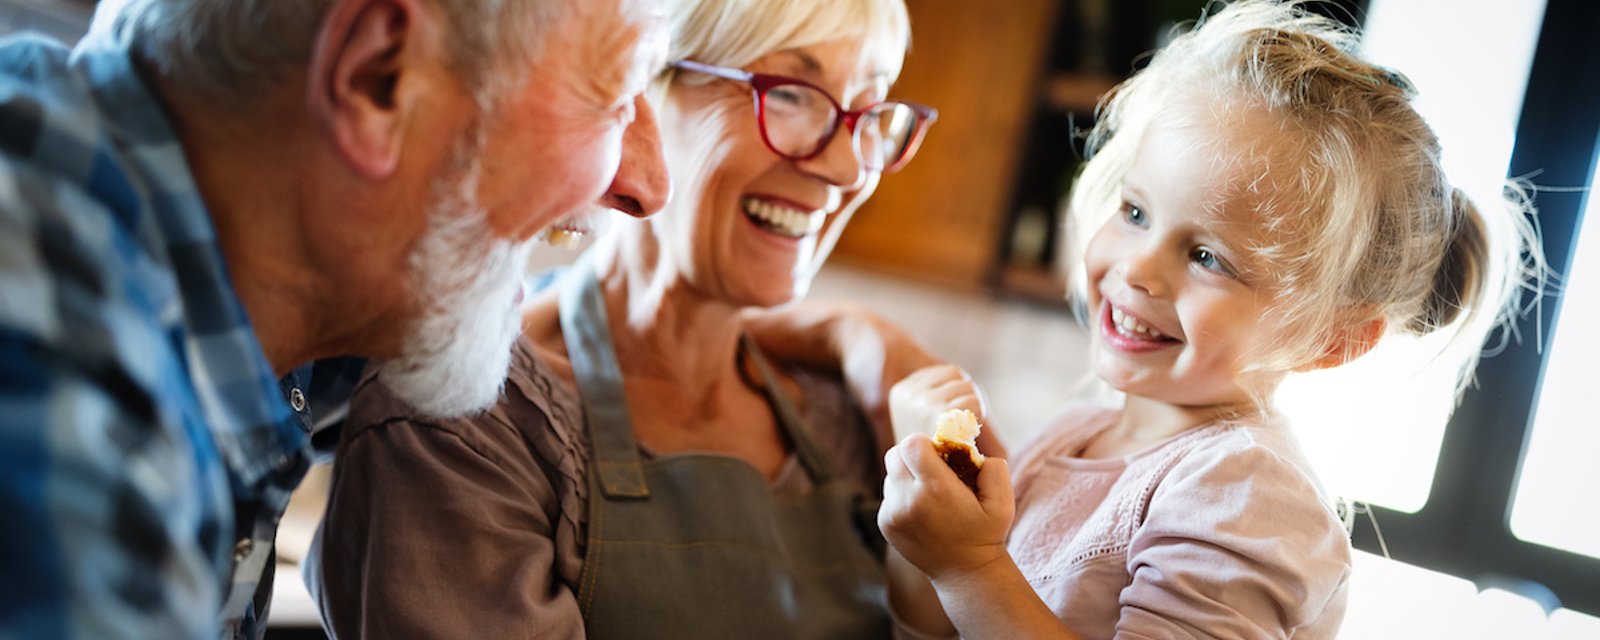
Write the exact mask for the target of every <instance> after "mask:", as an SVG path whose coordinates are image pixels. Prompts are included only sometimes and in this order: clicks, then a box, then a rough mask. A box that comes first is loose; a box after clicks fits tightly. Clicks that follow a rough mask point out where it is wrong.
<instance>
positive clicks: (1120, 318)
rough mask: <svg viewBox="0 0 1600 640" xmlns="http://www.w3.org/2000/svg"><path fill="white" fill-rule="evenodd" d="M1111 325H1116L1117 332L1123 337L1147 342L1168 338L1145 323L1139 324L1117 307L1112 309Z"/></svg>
mask: <svg viewBox="0 0 1600 640" xmlns="http://www.w3.org/2000/svg"><path fill="white" fill-rule="evenodd" d="M1111 323H1112V324H1114V325H1116V326H1117V330H1118V331H1120V332H1121V333H1122V334H1123V335H1127V336H1131V337H1135V338H1145V339H1147V340H1160V339H1163V338H1166V337H1167V336H1166V334H1163V333H1161V332H1160V331H1156V330H1155V329H1152V328H1150V327H1148V326H1145V324H1144V323H1143V322H1139V321H1138V320H1137V319H1135V318H1134V317H1133V316H1130V315H1128V314H1126V313H1123V312H1122V310H1121V309H1118V308H1116V307H1112V308H1111Z"/></svg>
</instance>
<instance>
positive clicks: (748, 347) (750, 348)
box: [739, 333, 834, 486]
mask: <svg viewBox="0 0 1600 640" xmlns="http://www.w3.org/2000/svg"><path fill="white" fill-rule="evenodd" d="M739 350H740V351H741V352H743V354H744V355H746V356H748V357H749V358H750V361H751V362H753V363H755V366H756V370H757V371H759V372H760V373H761V385H760V386H761V393H762V394H763V395H765V396H766V397H767V403H768V404H770V405H772V410H773V412H774V413H776V414H777V417H778V424H779V425H780V426H781V427H782V428H783V432H784V434H786V435H788V436H789V441H790V442H792V443H794V451H795V454H796V455H798V456H800V463H801V464H803V465H805V467H806V471H807V472H809V473H810V474H811V481H812V482H814V483H816V485H817V486H821V485H823V484H826V483H829V482H832V481H833V477H834V472H833V465H832V464H830V463H829V462H828V458H827V456H824V455H823V454H822V450H821V449H818V448H817V445H816V443H815V442H812V441H811V438H810V437H809V436H808V435H807V433H806V431H807V429H806V427H805V421H804V420H801V419H800V412H799V411H797V410H795V408H794V403H793V402H790V401H789V396H788V394H786V393H784V392H783V387H782V386H780V385H779V384H778V377H777V375H776V374H774V373H773V371H772V365H770V364H768V363H767V358H766V356H763V355H761V350H760V349H759V348H757V347H756V343H755V340H752V339H751V338H750V334H748V333H741V334H739ZM740 367H741V368H740V371H741V372H742V371H743V364H742V363H741V365H740Z"/></svg>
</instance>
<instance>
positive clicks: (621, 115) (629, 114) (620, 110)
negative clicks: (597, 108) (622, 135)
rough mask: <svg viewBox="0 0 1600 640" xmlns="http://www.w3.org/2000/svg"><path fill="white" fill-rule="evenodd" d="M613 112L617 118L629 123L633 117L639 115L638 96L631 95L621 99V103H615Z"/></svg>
mask: <svg viewBox="0 0 1600 640" xmlns="http://www.w3.org/2000/svg"><path fill="white" fill-rule="evenodd" d="M614 113H615V114H616V116H617V120H619V121H622V122H626V123H630V124H631V123H632V122H633V119H634V118H635V117H637V116H638V115H639V99H638V97H632V98H628V99H627V100H624V101H622V104H620V105H617V107H616V110H615V111H614Z"/></svg>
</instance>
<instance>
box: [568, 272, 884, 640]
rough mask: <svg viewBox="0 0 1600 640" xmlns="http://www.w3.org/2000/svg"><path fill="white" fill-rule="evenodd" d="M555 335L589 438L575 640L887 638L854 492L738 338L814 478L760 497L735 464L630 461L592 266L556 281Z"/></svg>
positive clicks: (753, 478) (865, 522) (628, 432)
mask: <svg viewBox="0 0 1600 640" xmlns="http://www.w3.org/2000/svg"><path fill="white" fill-rule="evenodd" d="M568 275H569V277H568V278H566V281H565V283H564V285H565V287H564V291H563V292H562V299H561V326H562V330H563V332H564V333H565V334H566V343H567V353H568V356H569V357H570V358H571V360H572V369H573V375H574V377H575V378H576V379H577V382H578V389H579V394H580V396H581V397H582V399H583V409H584V421H585V422H586V423H587V427H588V432H589V438H590V441H591V442H592V443H593V456H592V460H591V464H590V467H589V474H588V476H589V478H588V482H589V531H588V543H587V547H586V548H585V552H584V564H583V573H582V575H581V585H580V587H579V590H578V601H579V605H580V607H581V608H582V611H583V619H584V625H585V627H586V628H587V632H588V636H589V638H593V639H598V640H608V639H612V638H628V639H634V638H651V639H662V640H666V639H671V638H693V639H696V640H704V639H708V638H761V639H766V638H818V639H824V638H826V639H829V640H834V639H849V638H887V637H889V633H890V631H889V618H888V613H887V612H888V608H887V601H886V586H885V585H886V578H885V573H884V566H883V557H882V553H881V552H880V551H879V548H880V547H878V544H880V543H881V538H877V537H876V536H877V530H876V526H874V525H873V522H874V518H873V517H872V515H871V514H872V513H873V512H874V509H875V508H876V504H875V503H874V502H871V501H869V500H868V499H867V498H866V495H867V494H866V493H865V492H864V491H862V489H861V487H860V486H859V484H858V483H853V482H849V481H845V480H841V479H839V478H836V477H835V476H834V472H833V469H832V465H831V464H829V462H828V460H826V459H825V458H824V457H823V455H822V454H821V451H820V450H819V449H818V448H817V447H816V445H815V444H814V443H813V442H812V441H811V440H810V439H809V438H808V437H807V434H806V428H805V427H804V426H803V425H802V424H801V421H800V418H799V414H798V413H797V412H796V411H795V410H794V407H793V405H792V404H791V403H790V402H789V400H788V399H787V398H786V397H785V396H784V394H783V392H782V391H781V389H780V388H779V387H778V385H777V384H776V381H775V380H774V377H773V375H772V371H771V368H770V367H769V366H768V365H767V363H766V362H765V360H764V359H763V358H762V357H761V355H760V353H758V352H757V351H756V350H755V347H754V345H753V344H752V343H751V342H750V340H749V338H748V337H741V341H742V345H741V346H742V347H743V349H745V350H746V351H747V353H748V355H749V356H750V357H751V358H752V360H753V361H754V362H755V363H756V366H757V368H758V369H759V370H760V372H761V375H762V378H763V380H762V387H763V392H764V393H765V395H766V396H767V400H768V403H769V405H771V407H772V410H773V411H774V413H775V415H776V417H777V419H778V423H779V424H780V425H782V428H783V430H784V432H785V433H786V434H787V436H788V438H789V441H790V443H791V444H792V445H793V448H794V451H795V455H796V456H798V458H799V461H800V463H801V464H802V465H803V467H804V468H805V470H806V472H807V473H808V474H809V475H810V477H811V479H812V481H813V482H814V483H815V488H814V489H813V490H812V491H810V492H809V493H806V494H804V495H799V496H778V495H774V494H773V492H772V490H771V488H770V487H769V486H768V485H767V481H766V479H765V478H763V477H762V475H761V474H760V473H759V472H757V471H756V469H755V468H754V467H752V466H750V465H749V464H748V463H746V462H744V461H742V460H739V459H736V458H733V457H730V456H725V455H713V454H699V453H685V454H675V455H667V456H660V457H656V458H654V459H649V460H646V459H643V458H642V457H641V455H640V449H639V444H638V442H637V441H636V440H635V439H634V434H633V426H632V423H631V421H630V420H629V417H628V415H629V414H628V407H627V399H626V397H625V395H624V392H623V385H622V377H621V373H620V370H619V368H618V365H617V359H616V354H615V353H614V351H613V349H612V344H611V333H610V324H609V323H608V322H607V321H606V313H605V302H604V299H603V298H602V296H601V292H600V285H599V282H598V280H597V278H596V277H595V274H594V270H593V269H592V268H591V267H590V266H589V264H588V262H587V261H580V262H579V263H578V264H577V265H575V266H574V268H573V269H572V270H571V272H570V273H569V274H568Z"/></svg>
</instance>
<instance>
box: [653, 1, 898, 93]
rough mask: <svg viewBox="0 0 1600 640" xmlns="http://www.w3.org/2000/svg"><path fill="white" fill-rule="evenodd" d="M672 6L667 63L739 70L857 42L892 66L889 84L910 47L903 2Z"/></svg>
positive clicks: (692, 3)
mask: <svg viewBox="0 0 1600 640" xmlns="http://www.w3.org/2000/svg"><path fill="white" fill-rule="evenodd" d="M676 1H677V2H678V3H679V4H678V5H677V6H676V7H675V8H674V10H673V11H672V18H671V20H672V53H671V55H670V57H669V59H671V60H694V61H696V62H704V63H706V64H715V65H720V66H726V67H743V66H745V65H748V64H750V63H751V62H754V61H755V60H756V59H757V58H760V57H762V56H765V55H767V54H770V53H773V52H776V51H784V50H787V49H794V48H798V47H805V46H809V45H814V44H818V43H822V42H828V41H832V40H843V39H860V40H863V41H865V42H866V48H865V49H864V51H863V53H864V54H867V55H873V54H881V55H876V56H874V57H875V59H879V60H884V61H887V62H889V63H891V64H893V65H894V66H893V67H892V68H890V69H887V71H889V74H890V77H889V79H890V81H891V82H892V81H893V80H894V79H895V78H897V77H899V75H900V65H901V62H902V58H903V57H904V56H905V52H906V49H907V48H908V47H909V46H910V44H911V20H910V18H909V17H908V16H907V14H906V6H905V3H904V1H903V0H676ZM666 79H670V74H668V76H667V78H666ZM697 81H703V79H697Z"/></svg>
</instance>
